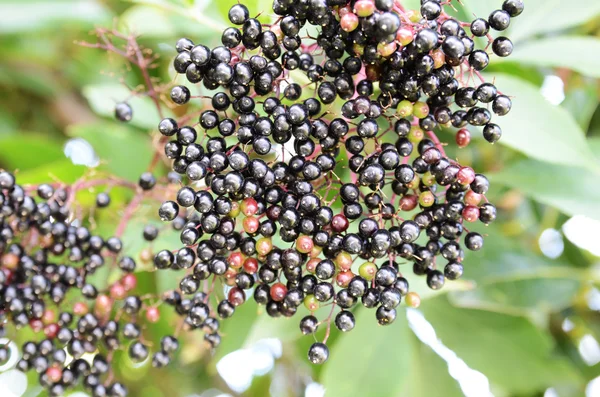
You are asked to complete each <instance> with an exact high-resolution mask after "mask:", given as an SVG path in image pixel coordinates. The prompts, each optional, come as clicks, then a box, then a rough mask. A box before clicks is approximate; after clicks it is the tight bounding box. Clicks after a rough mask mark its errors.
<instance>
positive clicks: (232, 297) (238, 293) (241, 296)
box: [227, 287, 246, 306]
mask: <svg viewBox="0 0 600 397" xmlns="http://www.w3.org/2000/svg"><path fill="white" fill-rule="evenodd" d="M227 300H228V301H229V302H230V303H231V304H232V305H233V306H239V305H241V304H242V303H244V302H245V301H246V294H245V293H244V291H243V290H242V289H240V288H238V287H233V288H232V289H230V290H229V293H228V294H227Z"/></svg>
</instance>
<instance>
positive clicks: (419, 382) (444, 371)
mask: <svg viewBox="0 0 600 397" xmlns="http://www.w3.org/2000/svg"><path fill="white" fill-rule="evenodd" d="M410 339H411V349H410V358H411V363H410V370H409V379H408V381H407V382H406V383H405V386H404V387H403V388H402V392H401V393H400V394H399V395H400V396H411V397H432V396H444V397H463V396H464V394H463V392H462V391H461V389H460V386H459V384H458V382H457V381H456V380H455V379H453V378H452V377H451V376H450V374H449V373H448V364H447V363H446V362H445V361H444V360H443V359H442V358H441V357H440V356H438V355H437V353H436V352H434V351H433V349H431V347H429V346H427V345H425V344H423V343H421V341H419V340H418V339H417V337H416V336H414V335H413V336H412V337H411V338H410ZM404 354H408V352H405V353H404ZM433 374H435V375H433ZM432 375H433V376H434V378H435V380H434V381H433V380H432Z"/></svg>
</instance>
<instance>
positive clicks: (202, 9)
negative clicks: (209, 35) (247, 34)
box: [127, 0, 229, 35]
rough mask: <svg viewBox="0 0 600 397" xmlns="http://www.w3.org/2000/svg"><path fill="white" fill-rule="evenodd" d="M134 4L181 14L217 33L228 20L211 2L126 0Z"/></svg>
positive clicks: (219, 32) (226, 24) (224, 26)
mask: <svg viewBox="0 0 600 397" xmlns="http://www.w3.org/2000/svg"><path fill="white" fill-rule="evenodd" d="M127 1H129V2H132V3H136V4H145V5H150V6H154V7H158V8H159V9H161V10H163V11H166V12H169V13H172V14H176V15H181V16H184V17H186V18H189V19H190V20H192V21H195V22H197V23H199V24H200V25H201V26H202V28H206V29H209V30H212V31H213V32H217V33H218V34H219V35H221V33H222V32H223V30H224V29H226V28H227V27H228V26H229V25H228V21H227V22H225V20H223V19H222V18H221V17H220V16H219V13H218V11H219V10H218V9H217V7H212V6H209V7H207V5H208V4H212V3H209V2H207V3H204V2H202V3H203V5H202V6H189V5H186V6H184V5H178V4H173V2H170V1H167V0H127Z"/></svg>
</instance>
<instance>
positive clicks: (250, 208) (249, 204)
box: [240, 197, 258, 216]
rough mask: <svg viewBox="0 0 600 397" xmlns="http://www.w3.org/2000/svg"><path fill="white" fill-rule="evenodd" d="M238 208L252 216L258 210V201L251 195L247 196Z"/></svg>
mask: <svg viewBox="0 0 600 397" xmlns="http://www.w3.org/2000/svg"><path fill="white" fill-rule="evenodd" d="M240 210H241V211H242V214H244V215H246V216H252V215H254V214H256V212H257V211H258V203H257V202H256V200H254V199H253V198H252V197H248V198H246V199H244V200H243V201H242V204H240Z"/></svg>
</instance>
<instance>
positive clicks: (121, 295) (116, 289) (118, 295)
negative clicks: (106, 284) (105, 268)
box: [110, 283, 127, 300]
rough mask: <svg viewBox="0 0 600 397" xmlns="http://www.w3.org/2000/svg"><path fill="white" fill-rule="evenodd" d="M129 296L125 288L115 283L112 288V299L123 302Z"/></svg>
mask: <svg viewBox="0 0 600 397" xmlns="http://www.w3.org/2000/svg"><path fill="white" fill-rule="evenodd" d="M126 296H127V291H125V287H123V284H121V283H114V284H113V285H112V286H111V287H110V297H111V298H113V299H114V300H122V299H125V297H126Z"/></svg>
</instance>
